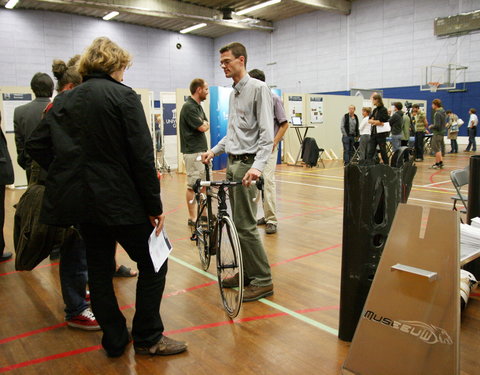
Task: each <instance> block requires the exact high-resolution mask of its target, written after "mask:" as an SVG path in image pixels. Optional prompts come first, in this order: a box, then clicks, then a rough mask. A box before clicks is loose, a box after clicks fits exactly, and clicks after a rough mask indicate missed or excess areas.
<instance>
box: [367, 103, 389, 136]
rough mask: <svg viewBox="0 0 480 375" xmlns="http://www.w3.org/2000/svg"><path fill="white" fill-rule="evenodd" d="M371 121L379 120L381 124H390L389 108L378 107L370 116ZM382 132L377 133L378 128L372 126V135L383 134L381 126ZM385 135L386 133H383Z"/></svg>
mask: <svg viewBox="0 0 480 375" xmlns="http://www.w3.org/2000/svg"><path fill="white" fill-rule="evenodd" d="M370 118H371V119H374V120H378V121H380V122H388V121H389V120H390V116H389V115H388V111H387V108H385V106H383V105H382V106H379V107H376V108H375V109H374V110H373V112H372V114H371V115H370ZM379 130H380V132H377V127H376V126H372V135H376V134H377V133H383V132H382V130H381V126H380V127H379ZM383 134H384V133H383Z"/></svg>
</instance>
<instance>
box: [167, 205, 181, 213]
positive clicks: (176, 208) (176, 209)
mask: <svg viewBox="0 0 480 375" xmlns="http://www.w3.org/2000/svg"><path fill="white" fill-rule="evenodd" d="M182 206H183V203H180V204H179V205H178V206H177V207H175V208H174V209H172V210H170V211H167V212H165V215H170V214H173V213H175V212H177V211H178V210H180V208H182Z"/></svg>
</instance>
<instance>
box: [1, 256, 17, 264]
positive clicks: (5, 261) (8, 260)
mask: <svg viewBox="0 0 480 375" xmlns="http://www.w3.org/2000/svg"><path fill="white" fill-rule="evenodd" d="M12 260H15V258H14V257H11V258H10V259H7V260H4V261H1V262H0V264H3V263H8V262H11V261H12Z"/></svg>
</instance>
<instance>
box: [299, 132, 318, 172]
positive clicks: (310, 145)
mask: <svg viewBox="0 0 480 375" xmlns="http://www.w3.org/2000/svg"><path fill="white" fill-rule="evenodd" d="M319 154H320V149H319V148H318V146H317V141H315V138H311V137H307V138H305V139H304V140H303V143H302V160H303V161H304V163H305V164H306V165H307V166H309V167H316V166H317V163H318V156H319Z"/></svg>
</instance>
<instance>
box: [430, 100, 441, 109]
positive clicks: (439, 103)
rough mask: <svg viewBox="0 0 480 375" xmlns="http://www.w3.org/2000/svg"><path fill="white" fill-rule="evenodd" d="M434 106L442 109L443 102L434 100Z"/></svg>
mask: <svg viewBox="0 0 480 375" xmlns="http://www.w3.org/2000/svg"><path fill="white" fill-rule="evenodd" d="M432 104H433V105H435V106H437V107H439V108H440V107H441V106H442V101H441V100H440V99H433V101H432Z"/></svg>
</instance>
